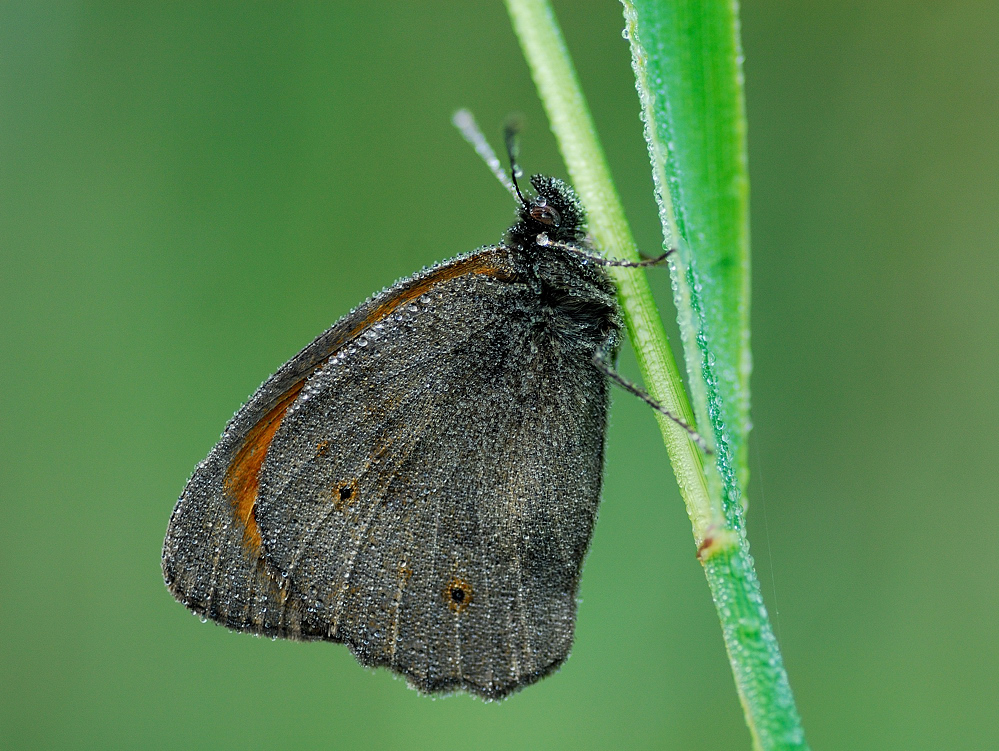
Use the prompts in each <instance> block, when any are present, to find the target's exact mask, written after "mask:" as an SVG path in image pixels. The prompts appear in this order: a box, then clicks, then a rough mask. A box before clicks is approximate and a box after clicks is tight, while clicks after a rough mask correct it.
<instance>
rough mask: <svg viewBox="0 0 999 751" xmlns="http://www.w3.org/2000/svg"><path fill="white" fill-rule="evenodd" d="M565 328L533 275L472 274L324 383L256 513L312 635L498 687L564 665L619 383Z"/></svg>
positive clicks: (286, 439)
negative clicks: (551, 316) (524, 278)
mask: <svg viewBox="0 0 999 751" xmlns="http://www.w3.org/2000/svg"><path fill="white" fill-rule="evenodd" d="M549 333H550V332H549V329H548V326H547V322H546V321H545V320H544V317H543V316H540V315H539V310H538V307H537V297H536V293H534V292H533V291H532V290H530V289H529V288H528V287H527V286H526V285H523V284H518V283H515V282H514V283H510V282H499V281H496V280H495V279H492V278H489V277H487V276H483V275H478V276H470V275H469V276H463V277H459V278H454V279H451V280H448V281H447V282H445V283H443V284H440V285H437V286H436V287H435V288H434V290H433V291H432V292H431V293H430V294H428V295H425V296H423V297H421V299H420V300H418V301H416V303H415V304H413V305H408V306H405V307H404V308H399V309H398V310H397V311H395V313H394V314H393V315H391V316H389V317H387V318H386V319H384V320H383V321H382V322H381V327H380V328H379V329H377V330H375V329H369V330H368V331H367V332H366V333H365V334H364V335H363V338H361V339H358V340H356V341H355V342H353V343H352V344H351V345H350V346H348V347H347V348H345V349H344V350H342V351H341V352H339V353H338V354H337V355H336V357H335V358H333V359H332V360H331V361H330V363H329V364H328V365H326V366H324V367H323V368H322V369H321V370H319V371H317V372H316V373H315V375H313V376H312V378H310V380H309V381H308V383H307V384H306V386H305V388H304V389H303V391H302V393H301V394H300V395H299V397H298V398H297V400H296V402H295V404H294V405H293V406H292V407H291V409H290V410H289V411H288V413H287V415H286V416H285V418H284V421H283V423H282V424H281V427H280V429H279V430H278V431H277V433H276V435H275V436H274V438H273V441H272V443H271V446H270V452H269V453H268V456H267V460H266V461H265V462H264V465H263V468H262V472H261V474H260V489H259V496H258V499H257V503H256V506H255V509H254V516H255V520H256V524H257V525H258V527H259V530H260V535H261V538H262V547H263V550H264V557H265V559H266V561H267V564H268V566H269V567H270V568H271V569H272V570H273V571H274V572H275V574H276V575H277V577H278V579H279V580H280V581H282V582H284V586H285V602H287V603H292V604H295V606H296V607H299V608H300V609H301V612H293V613H291V614H290V617H291V618H302V619H303V620H302V622H301V626H300V628H301V630H302V632H303V633H307V634H309V635H313V636H319V637H321V638H327V639H330V640H332V641H339V642H345V643H347V644H348V645H349V646H350V647H351V649H352V651H353V652H354V653H355V655H356V656H357V658H358V660H359V661H360V662H362V663H363V664H365V665H383V666H387V667H390V668H391V669H393V670H395V671H397V672H399V673H402V674H403V675H405V676H406V677H407V678H408V679H409V680H410V681H411V682H412V683H413V684H414V685H416V686H417V687H418V688H420V689H421V690H424V691H447V690H453V689H458V688H460V689H464V690H468V691H471V692H474V693H477V694H479V695H482V696H484V697H487V698H496V697H500V696H503V695H505V694H507V693H509V692H510V691H513V690H516V689H517V688H520V687H522V686H525V685H528V684H529V683H532V682H534V681H536V680H538V679H539V678H541V677H543V676H544V675H547V674H548V673H550V672H551V671H552V670H554V669H555V668H557V667H558V666H559V665H560V664H561V663H562V662H563V661H564V659H565V658H566V657H567V656H568V653H569V649H570V647H571V644H572V635H573V628H574V622H575V613H576V590H577V584H578V581H579V576H580V572H581V568H582V562H583V558H584V556H585V553H586V549H587V546H588V544H589V540H590V535H591V532H592V526H593V522H594V520H595V516H596V510H597V503H598V500H599V493H600V481H601V468H602V462H603V438H604V433H605V425H606V409H607V385H606V381H605V379H604V378H603V376H602V375H601V374H600V373H599V371H597V370H596V368H594V367H593V366H592V364H591V359H592V350H591V349H590V350H587V349H586V348H585V347H583V348H581V349H579V350H576V349H573V348H572V347H571V346H568V345H565V344H564V343H561V344H560V343H559V342H556V341H553V340H552V339H551V337H550V336H549Z"/></svg>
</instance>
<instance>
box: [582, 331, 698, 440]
mask: <svg viewBox="0 0 999 751" xmlns="http://www.w3.org/2000/svg"><path fill="white" fill-rule="evenodd" d="M611 351H612V350H611V341H610V339H608V340H607V341H605V342H604V344H603V345H602V346H601V347H598V348H597V350H596V351H595V352H594V353H593V364H594V366H596V368H597V370H599V371H600V372H601V373H603V374H604V375H605V376H606V377H607V378H609V379H610V380H611V381H613V382H614V383H616V384H617V385H618V386H620V387H621V388H623V389H624V390H625V391H627V392H629V393H631V394H634V395H635V396H637V397H638V398H639V399H641V400H642V401H643V402H645V403H646V404H648V405H649V406H650V407H652V409H654V410H656V412H659V413H661V414H664V415H666V417H668V418H669V419H670V420H672V421H673V422H675V423H676V424H677V425H679V426H680V427H681V428H683V429H684V430H685V431H686V432H687V435H689V436H690V439H691V440H692V441H693V442H694V443H696V444H697V445H698V446H700V447H701V450H702V451H703V452H704V453H705V454H708V455H710V454H713V453H714V452H713V451H712V450H711V447H710V446H708V442H707V441H706V440H705V439H704V436H702V435H701V434H700V433H698V432H697V431H696V430H695V429H694V428H693V427H691V426H690V425H688V424H687V422H686V421H685V420H683V419H682V418H680V417H678V416H677V415H675V414H673V413H672V412H670V411H669V410H668V409H666V408H665V407H664V406H663V405H661V404H660V403H659V402H657V401H656V400H655V399H653V398H652V397H651V396H649V395H648V394H647V393H645V391H643V390H642V389H640V388H639V387H638V386H636V385H635V384H633V383H632V382H631V381H629V380H628V379H627V378H625V377H624V376H622V375H621V374H620V373H618V372H617V371H616V370H614V366H613V365H612V364H611Z"/></svg>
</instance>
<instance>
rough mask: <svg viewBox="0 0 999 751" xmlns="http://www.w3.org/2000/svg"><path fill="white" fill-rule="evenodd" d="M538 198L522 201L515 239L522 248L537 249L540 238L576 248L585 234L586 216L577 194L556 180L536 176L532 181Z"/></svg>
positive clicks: (511, 233)
mask: <svg viewBox="0 0 999 751" xmlns="http://www.w3.org/2000/svg"><path fill="white" fill-rule="evenodd" d="M531 185H532V186H534V190H535V195H534V196H533V197H532V198H522V199H521V200H522V203H521V206H520V209H519V211H518V215H519V217H518V221H517V223H516V224H515V225H514V226H513V227H512V228H511V230H510V235H511V239H512V240H514V242H516V243H517V244H518V245H520V246H521V247H524V246H527V245H534V244H536V243H537V242H538V237H539V236H540V235H544V236H545V237H546V238H547V239H548V240H552V241H556V242H561V243H567V244H571V245H574V244H576V243H578V242H580V241H581V240H582V239H583V237H584V235H585V232H584V230H583V224H584V223H585V221H586V219H585V213H584V212H583V206H582V204H581V203H580V202H579V199H578V198H577V197H576V194H575V192H574V191H573V189H572V188H571V187H569V185H568V184H566V183H565V182H563V181H562V180H559V179H558V178H555V177H547V176H546V175H534V176H533V177H532V178H531Z"/></svg>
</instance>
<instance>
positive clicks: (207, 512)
mask: <svg viewBox="0 0 999 751" xmlns="http://www.w3.org/2000/svg"><path fill="white" fill-rule="evenodd" d="M512 274H513V270H512V269H511V267H510V265H509V260H508V258H507V257H506V253H505V252H504V251H503V250H502V249H500V248H491V249H490V248H487V249H483V250H481V251H477V252H476V253H472V254H469V255H466V256H459V257H458V258H455V259H453V260H451V261H449V262H447V263H444V264H441V265H438V266H435V267H434V268H432V269H429V270H426V271H424V272H422V273H420V274H417V275H415V276H413V277H410V278H408V279H405V280H403V281H401V282H399V283H397V284H396V285H394V286H393V287H391V288H389V289H387V290H384V291H383V292H382V293H380V294H378V295H376V296H374V297H372V298H371V299H370V300H368V301H367V302H365V303H364V304H362V305H360V306H359V307H358V308H356V309H355V310H354V311H352V312H351V313H350V314H348V315H347V316H344V317H343V318H342V319H340V320H339V321H338V322H337V323H335V324H334V325H333V326H332V327H331V328H330V329H328V330H327V331H326V332H325V333H323V334H322V335H320V336H319V337H318V338H317V339H315V340H314V341H313V342H312V343H311V344H309V345H308V346H307V347H306V348H305V349H303V350H302V351H301V352H299V353H298V354H297V355H296V356H295V357H293V358H292V359H291V360H289V361H288V362H287V363H285V364H284V365H283V366H282V367H281V368H280V369H279V370H278V371H277V372H276V373H275V374H274V375H273V376H271V377H270V378H269V379H267V381H265V382H264V384H263V385H262V386H261V387H260V388H259V389H257V391H256V392H255V393H254V394H253V396H251V397H250V399H249V401H248V402H247V403H246V404H245V405H244V406H243V407H242V408H241V409H240V410H239V411H238V412H237V413H236V415H235V416H234V417H233V418H232V420H231V421H230V422H229V424H228V425H227V426H226V429H225V431H224V432H223V434H222V437H221V439H220V440H219V442H218V443H217V444H216V445H215V447H214V448H213V449H212V451H211V453H210V454H209V455H208V457H207V458H206V459H205V460H204V461H203V462H201V464H199V465H198V467H197V468H196V469H195V471H194V474H193V475H192V477H191V479H190V480H189V481H188V483H187V486H186V487H185V489H184V492H183V494H182V495H181V497H180V500H179V501H178V502H177V505H176V506H175V507H174V510H173V514H172V515H171V518H170V525H169V527H168V528H167V534H166V539H165V541H164V544H163V559H162V564H163V576H164V580H165V581H166V584H167V587H168V588H169V589H170V591H171V592H172V593H173V595H174V596H175V597H176V598H177V599H178V600H179V601H180V602H182V603H183V604H184V605H186V606H187V607H188V608H190V609H191V610H192V611H194V612H195V613H197V614H199V615H201V616H203V617H205V618H210V619H212V620H214V621H216V622H218V623H221V624H223V625H225V626H227V627H229V628H232V629H236V630H240V631H250V632H254V633H260V634H267V635H270V636H282V637H286V638H301V639H308V638H318V636H317V635H316V634H312V633H307V632H303V631H302V629H301V628H300V623H301V621H302V618H303V615H304V614H303V611H302V608H301V603H300V602H298V601H295V600H287V598H286V593H285V590H283V589H282V588H281V587H279V586H278V584H277V580H276V578H275V576H274V573H273V571H272V570H270V569H268V567H267V566H266V563H265V561H264V559H263V557H262V556H261V547H260V534H259V529H258V528H257V526H256V522H255V521H254V515H253V511H254V505H255V503H256V499H257V493H258V490H259V482H260V470H261V467H262V466H263V462H264V459H265V458H266V457H267V455H268V450H269V447H270V443H271V441H272V440H273V438H274V436H275V434H276V433H277V431H278V429H279V428H280V426H281V423H282V421H283V420H284V417H285V415H286V414H287V412H288V410H289V408H290V407H291V406H292V405H293V404H294V403H295V401H296V400H297V399H298V398H299V395H300V393H301V391H302V389H303V388H304V387H305V384H306V383H307V381H308V380H309V378H310V377H312V375H314V374H315V372H316V370H317V369H318V368H319V367H320V366H321V365H322V364H323V363H325V362H326V361H327V359H328V358H329V357H330V355H331V354H332V353H334V352H336V351H338V350H339V349H341V348H342V347H344V346H346V345H347V343H349V342H351V341H353V340H354V339H356V338H357V336H358V334H359V333H360V332H361V331H364V330H365V329H368V328H370V327H371V326H373V325H375V324H377V323H378V322H379V321H380V320H382V319H383V318H385V317H386V316H388V315H390V314H391V313H392V312H393V311H395V310H396V309H397V308H399V307H400V306H404V305H407V304H409V303H410V302H411V301H413V300H416V299H418V298H419V297H420V296H422V295H424V294H427V293H428V292H429V291H432V290H433V289H434V287H435V286H437V285H439V284H442V283H446V282H447V281H448V280H450V279H453V278H457V277H461V276H465V275H471V276H477V275H482V276H485V277H489V278H492V279H495V280H509V279H512ZM279 603H280V604H281V607H280V614H279V613H278V611H279V608H278V607H277V605H278V604H279ZM279 616H280V617H279Z"/></svg>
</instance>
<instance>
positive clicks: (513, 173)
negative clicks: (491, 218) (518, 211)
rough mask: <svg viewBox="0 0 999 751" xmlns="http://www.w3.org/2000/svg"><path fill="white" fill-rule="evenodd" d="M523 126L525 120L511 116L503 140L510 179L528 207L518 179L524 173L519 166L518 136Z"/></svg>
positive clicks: (505, 124)
mask: <svg viewBox="0 0 999 751" xmlns="http://www.w3.org/2000/svg"><path fill="white" fill-rule="evenodd" d="M522 125H523V119H522V118H521V117H520V116H519V115H510V116H509V117H507V119H506V122H505V123H504V124H503V140H504V141H506V154H507V156H508V157H509V158H510V178H511V179H512V180H513V187H514V189H515V190H516V191H517V198H519V199H520V202H521V203H522V204H524V205H525V206H527V199H526V198H524V194H523V193H521V192H520V185H518V184H517V178H518V177H523V176H524V173H523V172H522V171H521V169H520V165H519V164H517V134H518V133H520V129H521V127H522Z"/></svg>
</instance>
